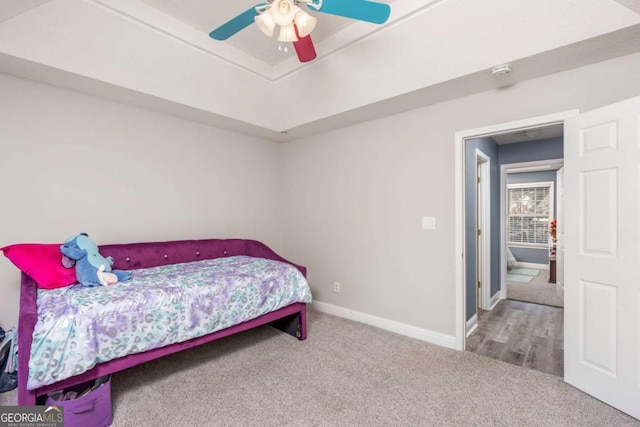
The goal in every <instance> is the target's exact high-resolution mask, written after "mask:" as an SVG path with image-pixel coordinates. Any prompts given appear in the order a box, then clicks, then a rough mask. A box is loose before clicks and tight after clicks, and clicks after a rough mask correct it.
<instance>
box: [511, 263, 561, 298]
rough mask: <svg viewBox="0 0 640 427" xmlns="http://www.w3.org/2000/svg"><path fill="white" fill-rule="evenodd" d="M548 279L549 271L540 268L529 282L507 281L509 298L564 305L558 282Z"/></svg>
mask: <svg viewBox="0 0 640 427" xmlns="http://www.w3.org/2000/svg"><path fill="white" fill-rule="evenodd" d="M548 280H549V271H548V270H540V273H539V274H538V275H537V276H533V279H532V280H531V281H530V282H529V283H518V282H510V281H507V299H511V300H516V301H525V302H532V303H535V304H543V305H551V306H553V307H564V298H562V297H561V296H559V295H557V293H556V284H555V283H549V282H548Z"/></svg>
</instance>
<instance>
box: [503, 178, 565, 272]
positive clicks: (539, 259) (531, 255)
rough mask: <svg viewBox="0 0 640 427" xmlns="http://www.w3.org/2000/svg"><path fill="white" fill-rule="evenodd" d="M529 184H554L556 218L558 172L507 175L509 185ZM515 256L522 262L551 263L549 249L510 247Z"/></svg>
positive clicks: (554, 211) (554, 214)
mask: <svg viewBox="0 0 640 427" xmlns="http://www.w3.org/2000/svg"><path fill="white" fill-rule="evenodd" d="M529 182H553V217H554V218H555V217H556V204H557V202H556V200H557V199H556V171H555V170H549V171H539V172H523V173H510V174H507V184H526V183H529ZM509 249H510V250H511V253H512V254H513V256H514V257H515V258H516V259H517V260H518V261H520V262H532V263H535V264H548V263H549V249H548V248H523V247H520V246H509Z"/></svg>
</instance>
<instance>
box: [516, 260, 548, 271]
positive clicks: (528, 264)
mask: <svg viewBox="0 0 640 427" xmlns="http://www.w3.org/2000/svg"><path fill="white" fill-rule="evenodd" d="M516 268H535V269H537V270H548V269H549V264H536V263H533V262H520V261H518V267H516Z"/></svg>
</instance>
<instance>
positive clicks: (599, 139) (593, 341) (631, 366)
mask: <svg viewBox="0 0 640 427" xmlns="http://www.w3.org/2000/svg"><path fill="white" fill-rule="evenodd" d="M639 129H640V98H633V99H630V100H627V101H623V102H620V103H616V104H613V105H610V106H607V107H604V108H601V109H598V110H594V111H590V112H587V113H584V114H580V115H579V116H576V117H572V118H569V119H567V121H566V123H565V168H564V169H565V173H564V199H565V202H566V203H565V204H564V217H565V218H566V219H567V221H566V222H565V224H564V232H565V233H564V240H565V252H564V255H565V257H564V258H565V260H564V261H565V270H564V285H565V344H564V345H565V381H566V382H568V383H569V384H572V385H573V386H575V387H577V388H579V389H581V390H583V391H585V392H587V393H589V394H591V395H593V396H594V397H596V398H598V399H600V400H602V401H604V402H606V403H608V404H610V405H611V406H614V407H616V408H618V409H620V410H622V411H624V412H626V413H628V414H630V415H632V416H634V417H636V418H640V278H639V271H640V252H639V250H638V246H640V235H639V232H640V231H639V229H640V224H639V223H640V211H639V208H638V199H640V174H639V169H640V135H639Z"/></svg>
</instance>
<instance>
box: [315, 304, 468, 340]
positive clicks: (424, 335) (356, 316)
mask: <svg viewBox="0 0 640 427" xmlns="http://www.w3.org/2000/svg"><path fill="white" fill-rule="evenodd" d="M311 309H312V310H315V311H318V312H320V313H327V314H332V315H334V316H338V317H343V318H345V319H349V320H355V321H356V322H360V323H366V324H367V325H371V326H375V327H378V328H381V329H385V330H387V331H391V332H395V333H397V334H400V335H405V336H407V337H411V338H416V339H419V340H421V341H426V342H429V343H431V344H436V345H439V346H442V347H446V348H451V349H455V345H456V337H455V336H453V335H446V334H442V333H440V332H434V331H430V330H428V329H423V328H418V327H416V326H411V325H407V324H405V323H400V322H396V321H394V320H389V319H383V318H382V317H377V316H372V315H370V314H366V313H361V312H359V311H355V310H350V309H348V308H344V307H340V306H337V305H333V304H329V303H326V302H321V301H314V302H313V303H312V304H311Z"/></svg>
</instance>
